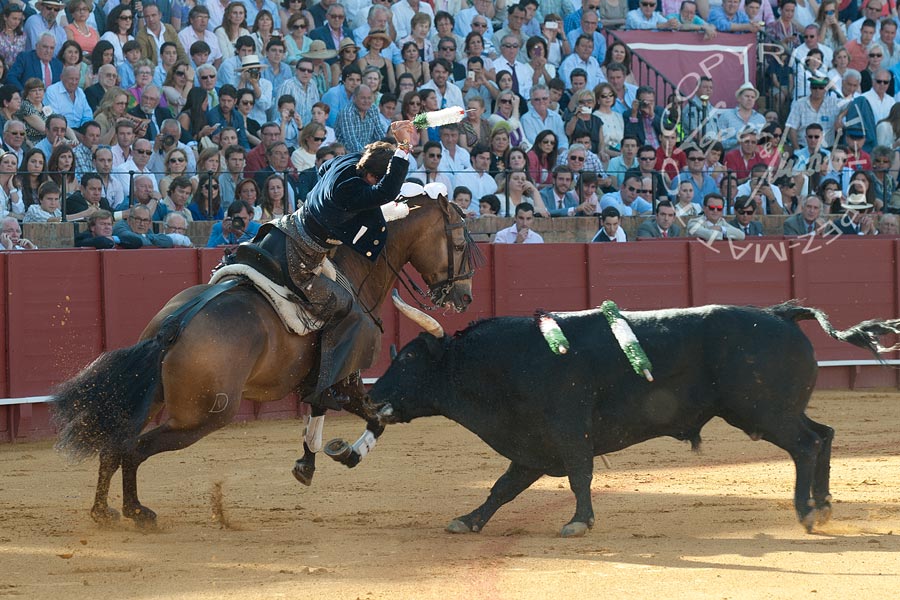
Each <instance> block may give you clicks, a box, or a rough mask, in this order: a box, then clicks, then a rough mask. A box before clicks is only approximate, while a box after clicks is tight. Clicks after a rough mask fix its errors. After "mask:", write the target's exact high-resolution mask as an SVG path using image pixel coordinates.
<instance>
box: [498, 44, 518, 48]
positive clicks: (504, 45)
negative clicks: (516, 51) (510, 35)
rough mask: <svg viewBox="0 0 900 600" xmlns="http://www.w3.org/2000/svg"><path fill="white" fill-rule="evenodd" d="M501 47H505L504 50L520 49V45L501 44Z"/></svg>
mask: <svg viewBox="0 0 900 600" xmlns="http://www.w3.org/2000/svg"><path fill="white" fill-rule="evenodd" d="M500 45H501V46H503V47H504V48H518V47H519V45H518V44H500Z"/></svg>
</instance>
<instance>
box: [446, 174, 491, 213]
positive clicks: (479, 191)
mask: <svg viewBox="0 0 900 600" xmlns="http://www.w3.org/2000/svg"><path fill="white" fill-rule="evenodd" d="M454 184H455V185H456V187H459V186H465V187H467V188H469V190H470V191H471V192H472V204H475V205H477V204H478V203H479V202H480V201H481V199H482V198H484V197H485V196H487V195H489V194H496V193H497V181H496V180H495V179H494V178H493V177H491V176H490V174H489V173H488V172H487V171H485V172H484V173H479V172H478V171H476V170H475V169H472V168H471V167H469V168H468V169H466V170H464V171H463V172H462V173H458V174H457V175H456V177H455V183H454ZM454 189H455V188H454ZM470 208H471V207H470Z"/></svg>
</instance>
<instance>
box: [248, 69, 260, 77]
mask: <svg viewBox="0 0 900 600" xmlns="http://www.w3.org/2000/svg"><path fill="white" fill-rule="evenodd" d="M250 77H252V78H253V79H259V69H250Z"/></svg>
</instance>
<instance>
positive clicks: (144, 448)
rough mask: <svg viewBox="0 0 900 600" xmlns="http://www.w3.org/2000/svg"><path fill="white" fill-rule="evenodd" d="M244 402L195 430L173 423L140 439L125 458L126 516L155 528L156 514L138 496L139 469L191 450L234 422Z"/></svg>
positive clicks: (123, 488) (144, 525)
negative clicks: (146, 463) (164, 455)
mask: <svg viewBox="0 0 900 600" xmlns="http://www.w3.org/2000/svg"><path fill="white" fill-rule="evenodd" d="M239 404H240V402H235V403H234V408H233V409H231V410H229V411H228V412H227V413H218V414H217V415H216V417H218V418H214V419H210V420H207V421H203V422H202V423H200V424H198V425H196V426H194V427H192V428H189V429H188V428H176V427H173V426H172V424H171V420H170V421H167V422H165V423H163V424H162V425H160V426H159V427H156V428H155V429H151V430H150V431H148V432H146V433H145V434H143V435H141V437H139V438H138V441H137V445H136V447H135V449H134V451H132V452H130V453H128V454H126V455H125V456H123V457H122V514H123V515H124V516H125V517H126V518H128V519H133V520H134V522H135V524H137V525H138V526H140V527H153V526H154V525H155V524H156V513H155V512H153V511H152V510H150V509H149V508H147V507H146V506H144V505H142V504H141V503H140V501H139V500H138V494H137V470H138V467H140V466H141V463H143V462H144V461H145V460H147V459H148V458H150V457H151V456H153V455H154V454H159V453H161V452H170V451H172V450H181V449H183V448H187V447H188V446H190V445H191V444H193V443H194V442H196V441H197V440H199V439H201V438H203V437H206V436H207V435H209V434H210V433H212V432H213V431H215V430H217V429H221V428H222V427H224V426H225V425H227V424H228V422H229V421H231V417H232V416H233V414H234V412H236V411H237V406H238V405H239Z"/></svg>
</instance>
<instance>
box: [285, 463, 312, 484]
mask: <svg viewBox="0 0 900 600" xmlns="http://www.w3.org/2000/svg"><path fill="white" fill-rule="evenodd" d="M291 473H293V474H294V478H295V479H296V480H297V481H299V482H300V483H302V484H303V485H312V479H313V475H315V473H316V467H315V466H314V465H311V464H309V463H305V462H303V461H302V460H298V461H297V462H295V463H294V468H293V469H291Z"/></svg>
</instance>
